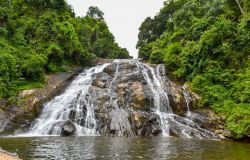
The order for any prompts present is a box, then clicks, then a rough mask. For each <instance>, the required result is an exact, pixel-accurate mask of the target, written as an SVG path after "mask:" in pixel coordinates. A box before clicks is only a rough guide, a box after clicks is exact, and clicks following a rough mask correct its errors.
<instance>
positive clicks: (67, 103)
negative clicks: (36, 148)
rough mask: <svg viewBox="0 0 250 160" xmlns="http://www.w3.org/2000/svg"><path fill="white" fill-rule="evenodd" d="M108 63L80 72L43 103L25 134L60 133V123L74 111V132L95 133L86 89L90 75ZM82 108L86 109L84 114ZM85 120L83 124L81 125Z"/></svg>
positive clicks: (89, 83) (93, 119) (82, 133)
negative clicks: (65, 87) (64, 89)
mask: <svg viewBox="0 0 250 160" xmlns="http://www.w3.org/2000/svg"><path fill="white" fill-rule="evenodd" d="M108 65H109V64H104V65H101V66H97V67H93V68H90V69H87V70H86V71H84V72H83V73H81V74H80V75H79V76H78V77H77V78H76V79H75V80H74V81H73V82H72V84H71V85H70V86H69V87H68V89H66V91H65V92H64V93H63V94H61V95H60V96H57V97H55V98H54V99H53V100H51V101H50V102H48V103H47V104H45V106H44V109H43V112H42V114H41V116H40V117H39V118H38V119H37V120H36V123H35V125H34V126H33V127H32V128H31V129H30V131H29V133H28V134H27V135H30V136H36V135H60V131H61V130H60V129H61V125H62V123H64V122H66V121H67V120H69V119H70V118H69V116H70V113H74V112H75V118H74V121H73V122H74V123H75V124H76V128H77V131H76V134H77V135H78V136H81V135H89V136H91V135H96V120H95V116H94V108H93V104H92V102H91V101H90V100H89V98H88V89H89V87H90V86H91V83H92V76H93V75H94V74H96V73H99V72H102V71H103V69H104V68H105V67H106V66H108ZM83 109H86V115H85V116H84V112H83ZM82 121H85V123H84V126H82V125H81V123H82Z"/></svg>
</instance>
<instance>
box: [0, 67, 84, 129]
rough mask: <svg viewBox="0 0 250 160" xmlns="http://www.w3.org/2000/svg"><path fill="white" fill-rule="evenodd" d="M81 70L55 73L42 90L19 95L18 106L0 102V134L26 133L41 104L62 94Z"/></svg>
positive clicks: (23, 92) (3, 101)
mask: <svg viewBox="0 0 250 160" xmlns="http://www.w3.org/2000/svg"><path fill="white" fill-rule="evenodd" d="M80 71H81V68H75V69H73V70H72V71H71V72H65V73H57V74H55V75H51V76H48V79H49V80H48V83H47V85H46V86H45V87H44V88H42V89H30V90H24V91H22V92H21V93H20V94H19V97H18V101H20V104H19V105H18V106H17V105H8V103H7V101H6V100H0V108H4V110H3V111H1V110H0V134H1V133H2V134H13V133H14V132H19V131H20V132H22V131H27V130H28V129H29V127H30V125H31V122H32V121H33V120H34V119H35V118H36V117H37V116H38V115H39V114H40V112H41V110H42V105H43V103H45V102H47V101H49V100H51V99H52V98H54V97H55V96H56V95H58V94H60V93H62V92H63V91H64V89H65V88H66V87H67V86H68V85H69V84H70V82H71V81H72V79H73V78H74V77H75V76H76V75H78V74H79V72H80Z"/></svg>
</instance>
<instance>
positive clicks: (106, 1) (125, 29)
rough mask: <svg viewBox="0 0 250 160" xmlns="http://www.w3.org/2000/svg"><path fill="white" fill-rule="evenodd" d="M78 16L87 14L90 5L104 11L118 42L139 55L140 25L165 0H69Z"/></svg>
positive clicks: (134, 55) (133, 54) (135, 55)
mask: <svg viewBox="0 0 250 160" xmlns="http://www.w3.org/2000/svg"><path fill="white" fill-rule="evenodd" d="M67 1H68V3H69V4H70V5H72V6H73V8H74V11H75V13H76V15H77V16H85V15H86V12H87V10H88V8H89V7H90V6H97V7H98V8H100V9H101V10H102V11H103V12H104V14H105V15H104V18H105V20H106V22H107V24H108V26H109V28H110V31H111V32H112V33H113V34H114V36H115V39H116V42H118V44H119V45H120V46H121V47H124V48H127V49H128V51H129V52H130V55H132V56H133V57H137V55H138V53H137V52H138V51H137V50H136V48H135V46H136V42H137V36H138V33H139V30H138V29H139V27H140V25H141V23H142V22H143V20H144V19H145V18H146V17H148V16H151V17H152V16H154V15H155V14H156V13H157V12H159V10H160V8H161V7H162V6H163V2H164V0H67Z"/></svg>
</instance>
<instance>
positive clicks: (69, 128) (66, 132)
mask: <svg viewBox="0 0 250 160" xmlns="http://www.w3.org/2000/svg"><path fill="white" fill-rule="evenodd" d="M75 131H76V127H75V124H74V123H73V122H72V121H67V122H65V123H64V124H63V125H62V130H61V135H62V136H72V135H74V133H75Z"/></svg>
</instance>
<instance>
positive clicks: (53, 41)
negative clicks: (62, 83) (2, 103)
mask: <svg viewBox="0 0 250 160" xmlns="http://www.w3.org/2000/svg"><path fill="white" fill-rule="evenodd" d="M103 15H104V14H103V12H102V11H101V10H99V9H98V8H97V7H90V8H89V11H88V12H87V15H86V16H85V17H76V16H75V13H74V12H73V10H72V8H71V6H69V5H68V4H67V2H66V1H65V0H0V99H1V98H13V97H15V96H16V94H17V91H18V88H20V86H22V85H23V84H32V83H38V82H39V83H40V82H41V83H43V81H44V74H45V73H50V72H59V71H66V70H68V69H69V68H70V67H71V66H75V65H78V66H88V65H90V62H91V61H92V60H94V59H95V58H96V57H101V58H129V57H130V56H129V54H128V51H127V50H126V49H124V48H121V47H119V45H118V44H117V43H116V42H115V39H114V36H113V35H112V33H111V32H110V31H109V28H108V26H107V24H106V22H105V20H104V18H103Z"/></svg>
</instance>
